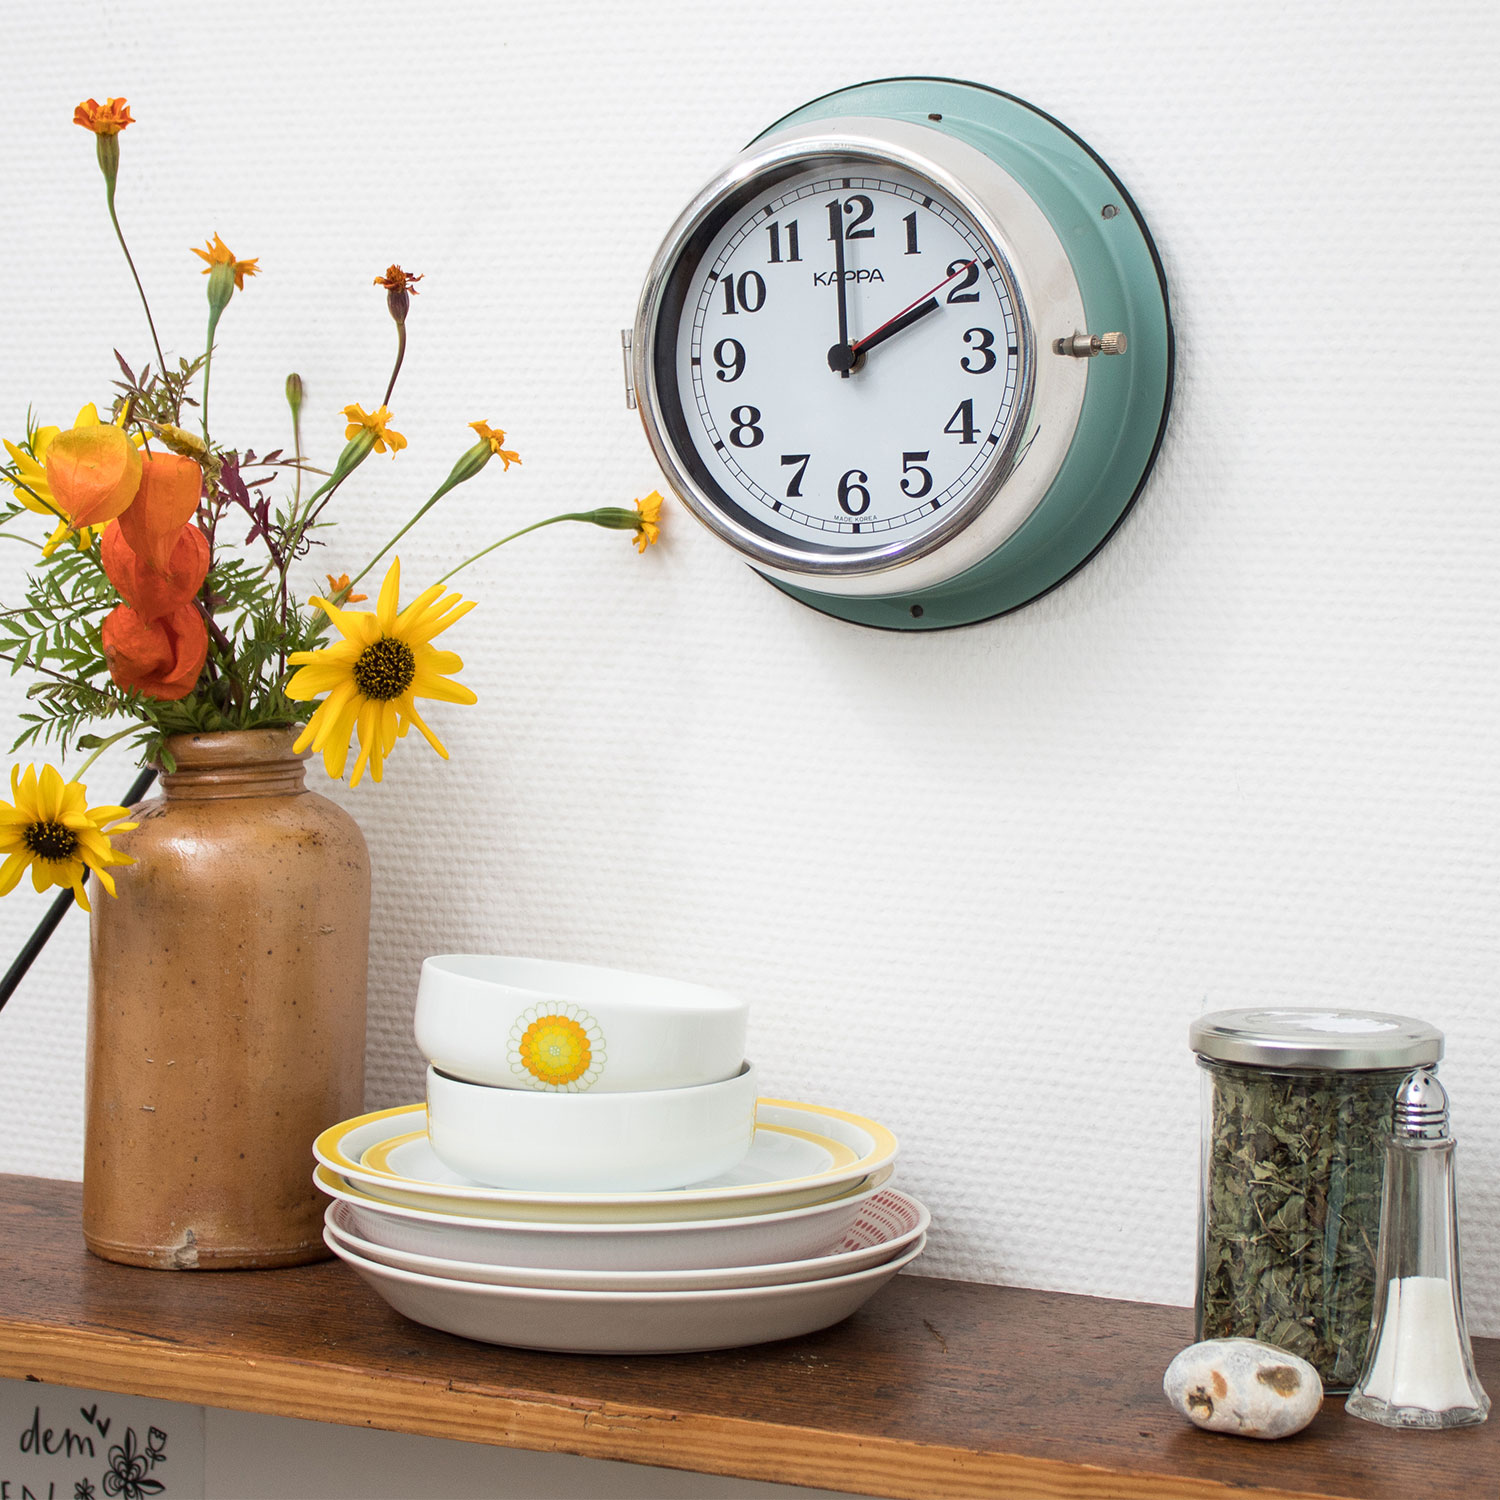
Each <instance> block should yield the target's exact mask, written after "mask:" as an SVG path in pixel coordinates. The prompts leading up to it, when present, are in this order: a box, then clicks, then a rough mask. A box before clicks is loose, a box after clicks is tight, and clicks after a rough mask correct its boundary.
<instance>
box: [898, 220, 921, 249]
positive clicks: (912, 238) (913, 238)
mask: <svg viewBox="0 0 1500 1500" xmlns="http://www.w3.org/2000/svg"><path fill="white" fill-rule="evenodd" d="M901 222H902V223H903V224H905V225H906V253H907V254H908V255H920V254H921V251H919V250H918V249H917V211H916V209H912V211H911V212H910V213H909V214H907V216H906V217H905V218H904V219H902V221H901Z"/></svg>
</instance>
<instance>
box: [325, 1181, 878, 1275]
mask: <svg viewBox="0 0 1500 1500" xmlns="http://www.w3.org/2000/svg"><path fill="white" fill-rule="evenodd" d="M890 1171H891V1169H890V1168H889V1167H886V1168H883V1169H882V1171H880V1172H879V1173H876V1174H875V1176H874V1177H873V1178H870V1179H866V1180H863V1181H861V1182H859V1183H856V1184H855V1185H854V1186H852V1187H849V1188H846V1189H845V1190H844V1191H843V1192H842V1194H840V1195H839V1196H837V1197H831V1198H829V1199H828V1200H827V1201H826V1202H823V1203H815V1204H812V1205H811V1206H809V1207H806V1208H794V1209H789V1210H784V1211H781V1212H766V1213H759V1214H745V1215H742V1216H739V1217H735V1218H722V1219H708V1218H705V1219H688V1220H685V1221H683V1220H678V1221H672V1220H667V1221H661V1222H643V1221H638V1220H619V1221H615V1222H609V1221H606V1222H603V1223H584V1222H573V1223H548V1222H544V1221H539V1220H536V1221H534V1220H528V1219H497V1218H490V1217H485V1218H475V1217H464V1216H462V1215H459V1214H457V1213H434V1212H432V1211H431V1210H429V1209H421V1208H409V1207H406V1206H403V1205H401V1204H394V1203H384V1202H381V1201H380V1200H379V1199H378V1198H372V1197H370V1195H369V1194H368V1193H366V1192H365V1191H364V1189H363V1188H361V1187H360V1186H359V1185H358V1184H357V1183H351V1182H348V1181H347V1180H345V1179H344V1178H342V1177H339V1176H338V1175H337V1174H336V1173H334V1172H331V1171H329V1169H328V1168H327V1167H326V1166H324V1167H319V1168H318V1169H317V1172H316V1173H315V1174H314V1178H313V1180H314V1181H315V1182H316V1183H317V1185H318V1187H319V1188H320V1189H321V1190H322V1191H323V1192H325V1193H327V1194H328V1195H329V1197H331V1198H335V1199H337V1200H338V1201H340V1202H341V1203H344V1204H347V1205H348V1208H349V1215H348V1218H347V1219H346V1220H344V1221H343V1222H345V1223H347V1224H348V1226H349V1228H350V1229H351V1230H352V1231H353V1232H354V1233H355V1234H357V1235H360V1236H361V1237H362V1238H364V1239H367V1240H372V1241H373V1242H374V1243H376V1244H378V1245H384V1246H388V1247H389V1248H390V1249H392V1250H403V1251H407V1252H409V1253H411V1254H414V1255H434V1256H438V1257H441V1258H444V1259H449V1260H466V1261H471V1262H474V1263H476V1264H483V1265H494V1266H513V1267H514V1266H529V1267H533V1268H535V1269H538V1270H547V1269H555V1270H561V1271H701V1270H711V1269H714V1268H716V1267H721V1266H753V1265H763V1264H770V1263H773V1262H780V1261H792V1260H803V1259H806V1258H807V1257H808V1256H812V1255H824V1254H826V1253H827V1252H828V1251H830V1250H833V1249H836V1248H837V1247H838V1245H839V1244H840V1243H841V1242H842V1240H843V1237H844V1235H845V1234H847V1233H848V1231H849V1229H850V1227H851V1226H852V1225H853V1224H854V1223H855V1222H856V1221H857V1220H858V1219H859V1216H860V1214H861V1213H862V1212H864V1211H865V1209H866V1207H867V1206H868V1205H869V1203H870V1201H871V1200H872V1199H873V1198H874V1197H875V1196H876V1194H877V1193H879V1192H880V1191H881V1188H882V1186H883V1184H884V1182H885V1179H886V1177H888V1176H889V1175H890Z"/></svg>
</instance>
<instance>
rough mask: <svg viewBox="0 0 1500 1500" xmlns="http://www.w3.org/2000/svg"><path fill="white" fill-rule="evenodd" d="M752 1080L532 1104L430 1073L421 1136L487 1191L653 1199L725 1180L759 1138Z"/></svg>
mask: <svg viewBox="0 0 1500 1500" xmlns="http://www.w3.org/2000/svg"><path fill="white" fill-rule="evenodd" d="M755 1101H756V1076H755V1066H754V1064H753V1063H745V1064H744V1066H743V1067H742V1068H741V1070H740V1072H739V1073H738V1074H736V1075H735V1077H733V1078H726V1079H724V1080H722V1081H721V1082H719V1083H703V1084H699V1085H698V1086H697V1087H696V1088H687V1089H651V1090H642V1091H639V1092H636V1093H632V1094H536V1093H532V1092H531V1091H530V1090H529V1089H501V1088H495V1087H493V1086H491V1085H490V1084H486V1083H465V1082H464V1081H463V1080H462V1079H458V1078H450V1077H448V1075H447V1074H446V1073H442V1072H439V1071H438V1069H437V1068H428V1070H427V1135H428V1139H429V1140H430V1141H431V1143H432V1150H433V1153H434V1154H435V1155H436V1156H437V1158H438V1160H439V1161H441V1162H442V1163H443V1165H444V1166H446V1167H449V1168H451V1169H452V1170H453V1171H455V1172H457V1173H459V1174H460V1175H461V1176H464V1177H467V1178H469V1179H470V1180H471V1181H473V1182H477V1183H481V1184H483V1185H484V1186H485V1187H497V1188H516V1189H521V1190H523V1191H524V1190H527V1189H530V1190H532V1191H537V1192H564V1193H649V1192H657V1191H660V1190H662V1189H666V1188H680V1187H685V1186H686V1185H687V1184H688V1183H690V1182H703V1181H705V1180H707V1179H708V1178H710V1177H717V1176H718V1175H719V1174H720V1173H721V1172H727V1171H728V1170H729V1169H730V1168H731V1167H733V1166H734V1165H735V1164H736V1163H738V1162H739V1161H740V1160H741V1159H742V1158H743V1157H744V1156H745V1154H746V1153H747V1152H748V1151H749V1150H750V1143H751V1142H752V1141H753V1140H754V1138H755Z"/></svg>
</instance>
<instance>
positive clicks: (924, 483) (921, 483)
mask: <svg viewBox="0 0 1500 1500" xmlns="http://www.w3.org/2000/svg"><path fill="white" fill-rule="evenodd" d="M930 453H931V450H930V449H927V448H924V449H922V451H921V452H920V453H916V452H912V453H903V454H902V455H901V492H902V494H904V495H910V496H911V498H912V499H913V500H920V499H921V498H922V496H923V495H925V494H928V493H929V492H930V491H931V489H932V470H931V469H924V468H923V467H922V465H923V464H925V463H926V462H927V460H928V457H929V456H930ZM918 475H920V476H921V477H920V478H918V477H917V476H918ZM913 479H916V481H917V487H916V489H913V488H912V487H911V481H912V480H913Z"/></svg>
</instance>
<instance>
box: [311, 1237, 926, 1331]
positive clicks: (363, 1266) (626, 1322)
mask: <svg viewBox="0 0 1500 1500" xmlns="http://www.w3.org/2000/svg"><path fill="white" fill-rule="evenodd" d="M324 1239H325V1240H326V1242H327V1244H328V1248H329V1249H330V1250H332V1251H333V1253H334V1254H335V1255H337V1256H338V1257H339V1259H340V1260H343V1261H346V1262H347V1263H348V1264H349V1265H350V1266H352V1267H353V1268H354V1269H355V1270H356V1271H357V1272H358V1273H359V1274H360V1276H362V1277H363V1278H364V1279H365V1281H367V1282H368V1283H369V1284H370V1286H372V1287H373V1288H374V1289H375V1291H376V1292H378V1293H379V1294H380V1296H382V1297H383V1298H385V1300H386V1301H387V1302H388V1303H389V1304H390V1305H391V1306H392V1307H393V1308H395V1310H396V1311H397V1312H398V1313H400V1314H401V1315H402V1316H403V1317H407V1318H410V1319H411V1320H412V1321H413V1322H414V1323H424V1324H426V1326H427V1327H429V1328H440V1329H442V1330H443V1331H444V1332H445V1333H456V1334H458V1335H459V1336H460V1337H462V1338H467V1339H479V1340H480V1341H481V1342H483V1343H486V1344H509V1345H511V1346H513V1347H514V1348H518V1349H554V1350H558V1351H560V1352H564V1353H571V1354H683V1353H688V1352H690V1351H692V1350H697V1349H735V1348H739V1347H741V1346H743V1345H745V1344H764V1343H769V1342H770V1341H771V1340H773V1339H789V1338H795V1337H796V1336H797V1335H798V1334H803V1333H813V1332H815V1331H816V1330H817V1329H819V1328H827V1327H829V1326H831V1325H832V1324H834V1323H838V1322H841V1321H842V1320H843V1319H844V1318H847V1317H848V1316H849V1314H850V1313H852V1312H855V1311H856V1310H857V1309H858V1308H859V1307H860V1306H861V1305H862V1304H863V1303H865V1302H866V1301H868V1300H869V1298H870V1297H872V1296H873V1295H874V1294H875V1293H876V1292H878V1291H879V1290H880V1288H881V1287H883V1286H884V1285H885V1284H886V1282H888V1281H889V1280H890V1279H891V1278H892V1277H893V1276H894V1275H895V1274H896V1273H897V1272H898V1271H899V1270H900V1269H901V1268H902V1267H903V1266H905V1265H908V1264H910V1263H911V1262H912V1261H913V1260H915V1259H916V1258H917V1256H919V1255H920V1254H921V1253H922V1247H923V1245H924V1243H925V1240H924V1239H923V1238H919V1239H918V1240H917V1242H916V1243H915V1244H914V1245H912V1246H910V1247H909V1248H908V1249H906V1250H904V1251H902V1253H901V1254H900V1255H898V1256H897V1257H896V1258H895V1259H894V1260H891V1261H887V1262H886V1263H885V1264H884V1265H882V1266H873V1267H871V1268H870V1269H869V1270H866V1271H856V1272H854V1273H853V1274H852V1275H849V1276H830V1277H828V1278H827V1279H826V1280H823V1281H802V1282H795V1283H793V1284H792V1285H790V1286H752V1287H727V1288H720V1289H718V1290H716V1291H709V1292H557V1291H545V1290H542V1289H540V1288H537V1287H522V1286H482V1285H480V1284H479V1283H477V1282H473V1281H445V1280H444V1279H443V1278H442V1277H439V1276H420V1275H418V1274H416V1273H415V1272H413V1271H401V1270H397V1269H396V1268H394V1267H392V1266H382V1265H379V1264H377V1263H376V1262H375V1261H370V1260H366V1259H365V1258H364V1257H363V1256H360V1255H356V1254H355V1253H354V1251H352V1250H351V1249H350V1248H349V1247H348V1246H347V1245H345V1244H343V1243H341V1242H340V1241H339V1240H338V1239H336V1238H335V1237H334V1236H333V1235H332V1234H325V1235H324Z"/></svg>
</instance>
